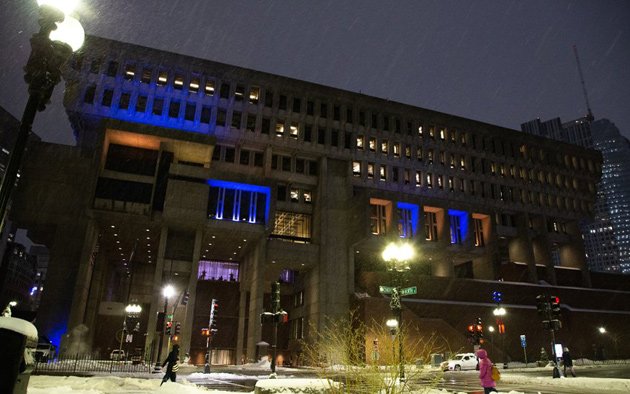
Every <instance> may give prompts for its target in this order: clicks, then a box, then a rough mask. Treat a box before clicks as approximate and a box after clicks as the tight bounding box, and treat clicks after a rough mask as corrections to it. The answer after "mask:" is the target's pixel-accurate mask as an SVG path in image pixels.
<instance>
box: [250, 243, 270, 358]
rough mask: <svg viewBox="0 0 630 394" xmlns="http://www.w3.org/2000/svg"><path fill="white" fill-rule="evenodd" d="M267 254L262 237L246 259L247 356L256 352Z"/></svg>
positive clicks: (259, 334)
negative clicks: (247, 306)
mask: <svg viewBox="0 0 630 394" xmlns="http://www.w3.org/2000/svg"><path fill="white" fill-rule="evenodd" d="M266 256H267V240H266V239H262V240H260V241H259V242H258V244H257V245H256V247H255V248H254V250H253V252H252V254H251V258H250V259H248V261H247V266H248V267H247V269H248V271H249V273H250V275H249V310H248V311H247V316H249V320H248V324H247V357H249V358H253V357H254V355H255V354H256V343H258V342H259V341H260V337H261V328H260V319H259V316H260V314H261V313H262V312H263V297H264V286H265V264H266Z"/></svg>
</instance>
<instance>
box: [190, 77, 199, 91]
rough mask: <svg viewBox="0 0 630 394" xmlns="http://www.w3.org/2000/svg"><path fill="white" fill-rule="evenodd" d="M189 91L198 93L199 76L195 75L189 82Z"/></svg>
mask: <svg viewBox="0 0 630 394" xmlns="http://www.w3.org/2000/svg"><path fill="white" fill-rule="evenodd" d="M188 91H190V92H192V93H197V92H198V91H199V78H198V77H193V78H192V79H191V80H190V83H189V84H188Z"/></svg>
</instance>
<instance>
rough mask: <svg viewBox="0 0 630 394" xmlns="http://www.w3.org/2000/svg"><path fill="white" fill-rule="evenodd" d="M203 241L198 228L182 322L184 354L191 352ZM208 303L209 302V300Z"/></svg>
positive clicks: (182, 350) (182, 353)
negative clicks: (186, 302) (188, 295)
mask: <svg viewBox="0 0 630 394" xmlns="http://www.w3.org/2000/svg"><path fill="white" fill-rule="evenodd" d="M202 241H203V231H202V229H200V228H198V229H197V231H196V232H195V246H194V250H193V260H192V262H191V268H190V277H189V278H188V288H187V290H188V292H189V294H190V298H189V299H188V304H187V305H186V310H185V312H184V314H185V315H184V316H185V317H184V323H183V324H182V333H181V337H182V339H181V341H180V344H181V350H180V353H181V355H182V356H183V355H184V354H186V353H190V338H191V336H192V330H193V328H194V327H193V317H194V315H195V304H196V302H197V272H198V271H199V257H200V256H201V242H202ZM200 301H201V302H202V303H204V302H206V300H200ZM207 301H208V304H209V300H207Z"/></svg>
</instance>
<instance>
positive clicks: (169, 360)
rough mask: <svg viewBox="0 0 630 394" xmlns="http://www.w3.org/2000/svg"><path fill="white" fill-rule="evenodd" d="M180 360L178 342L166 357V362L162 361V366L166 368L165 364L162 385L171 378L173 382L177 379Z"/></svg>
mask: <svg viewBox="0 0 630 394" xmlns="http://www.w3.org/2000/svg"><path fill="white" fill-rule="evenodd" d="M178 361H179V345H177V344H176V345H173V350H171V352H170V353H169V354H168V356H167V357H166V360H164V363H162V368H164V366H165V365H166V373H165V374H164V377H163V378H162V383H160V386H161V385H163V384H164V382H166V381H167V380H169V379H170V380H171V382H174V381H175V379H176V378H177V370H178V369H179V364H178Z"/></svg>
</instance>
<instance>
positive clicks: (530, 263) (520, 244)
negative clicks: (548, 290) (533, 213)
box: [510, 213, 538, 283]
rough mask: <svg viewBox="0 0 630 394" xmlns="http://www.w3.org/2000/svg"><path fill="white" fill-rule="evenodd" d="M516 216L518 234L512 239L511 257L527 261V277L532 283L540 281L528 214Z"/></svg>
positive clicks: (515, 259) (514, 259)
mask: <svg viewBox="0 0 630 394" xmlns="http://www.w3.org/2000/svg"><path fill="white" fill-rule="evenodd" d="M515 216H516V228H517V236H516V238H515V239H513V240H511V241H510V259H511V260H513V261H522V262H525V263H527V274H528V275H527V277H528V281H529V282H531V283H537V282H538V275H537V274H536V258H535V256H534V249H533V248H532V238H531V235H530V232H529V224H528V217H527V214H524V213H523V214H519V215H515Z"/></svg>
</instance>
